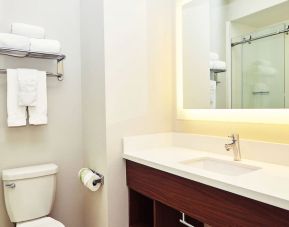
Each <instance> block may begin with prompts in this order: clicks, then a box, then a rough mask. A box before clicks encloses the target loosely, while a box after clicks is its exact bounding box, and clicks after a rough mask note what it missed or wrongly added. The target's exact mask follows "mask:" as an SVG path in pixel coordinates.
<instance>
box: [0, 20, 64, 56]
mask: <svg viewBox="0 0 289 227" xmlns="http://www.w3.org/2000/svg"><path fill="white" fill-rule="evenodd" d="M0 48H8V49H15V50H20V53H19V55H21V54H22V55H24V56H25V55H26V53H25V52H40V53H49V54H59V53H60V51H61V45H60V42H59V41H57V40H52V39H45V30H44V28H41V27H38V26H34V25H29V24H22V23H13V24H11V28H10V33H0ZM21 51H22V52H23V53H21ZM17 55H18V53H17Z"/></svg>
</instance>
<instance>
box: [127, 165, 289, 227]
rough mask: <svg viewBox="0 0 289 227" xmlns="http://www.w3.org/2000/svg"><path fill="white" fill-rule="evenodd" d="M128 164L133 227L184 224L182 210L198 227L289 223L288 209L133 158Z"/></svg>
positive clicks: (286, 226) (266, 226) (287, 225)
mask: <svg viewBox="0 0 289 227" xmlns="http://www.w3.org/2000/svg"><path fill="white" fill-rule="evenodd" d="M126 167H127V184H128V187H129V189H130V226H131V227H138V225H135V224H137V223H140V224H141V225H142V224H144V226H145V227H173V226H174V227H179V226H184V225H182V224H180V223H179V219H180V217H181V215H180V212H183V213H185V214H187V215H188V216H190V217H191V218H192V220H190V221H192V222H191V223H193V225H194V226H196V227H199V226H203V224H202V223H207V224H209V225H211V226H214V227H226V226H232V227H235V226H236V227H239V226H240V227H289V211H287V210H283V209H280V208H277V207H274V206H271V205H268V204H265V203H261V202H258V201H255V200H252V199H248V198H246V197H242V196H239V195H236V194H233V193H229V192H226V191H223V190H220V189H216V188H213V187H210V186H207V185H204V184H200V183H198V182H194V181H191V180H188V179H185V178H182V177H178V176H175V175H172V174H168V173H165V172H162V171H160V170H157V169H153V168H150V167H147V166H144V165H141V164H138V163H134V162H131V161H127V164H126ZM142 200H144V201H142ZM144 207H146V208H145V209H144ZM138 209H142V211H139V212H138ZM140 214H143V217H140V216H141V215H140ZM194 219H195V220H194ZM137 220H139V222H138V221H137ZM196 220H198V221H196ZM141 225H140V226H141Z"/></svg>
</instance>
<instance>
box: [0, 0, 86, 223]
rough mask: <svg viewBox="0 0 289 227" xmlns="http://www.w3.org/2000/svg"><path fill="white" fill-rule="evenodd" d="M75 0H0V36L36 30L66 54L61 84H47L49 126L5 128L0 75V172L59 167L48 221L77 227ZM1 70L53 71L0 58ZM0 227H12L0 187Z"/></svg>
mask: <svg viewBox="0 0 289 227" xmlns="http://www.w3.org/2000/svg"><path fill="white" fill-rule="evenodd" d="M79 18H80V16H79V0H62V1H58V0H50V1H39V0H26V1H23V0H0V31H1V32H6V31H8V25H9V24H10V23H11V22H14V21H18V22H24V23H31V24H36V25H41V26H43V27H45V28H46V30H47V35H48V37H49V38H54V39H58V40H60V41H61V43H62V46H63V52H64V53H65V54H67V59H66V60H65V62H64V66H65V80H64V81H63V82H58V81H57V79H55V78H49V79H47V81H48V105H49V107H48V116H49V124H48V125H47V126H38V127H31V126H30V127H22V128H13V129H12V128H7V124H6V76H3V75H0V110H1V111H0V157H1V158H0V170H2V169H5V168H13V167H18V166H25V165H33V164H42V163H47V162H53V163H56V164H58V165H59V167H60V170H59V175H58V184H57V197H56V201H55V205H54V209H53V212H52V216H53V217H54V218H56V219H58V220H60V221H61V222H63V223H64V224H65V225H66V226H69V227H80V226H84V225H83V219H82V216H83V215H82V213H83V201H82V193H81V189H80V188H81V186H80V184H79V182H78V178H77V172H78V170H79V168H80V167H81V166H82V163H83V158H82V129H81V128H82V113H81V112H82V110H81V62H80V31H79V27H80V26H79ZM0 61H1V62H0V65H1V68H2V67H6V66H8V65H9V66H10V67H19V66H20V65H21V66H23V67H24V66H28V67H36V68H38V67H39V68H43V69H46V70H49V71H53V70H55V67H53V66H54V64H53V63H51V62H50V61H41V62H39V61H38V60H35V59H34V60H23V61H22V60H15V59H12V58H9V59H8V58H3V57H1V59H0ZM0 226H1V227H10V226H11V227H12V226H13V225H12V224H11V223H10V222H9V219H8V217H7V215H6V209H5V205H4V201H3V191H2V182H1V183H0Z"/></svg>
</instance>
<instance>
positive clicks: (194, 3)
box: [176, 0, 289, 109]
mask: <svg viewBox="0 0 289 227" xmlns="http://www.w3.org/2000/svg"><path fill="white" fill-rule="evenodd" d="M177 2H178V3H177V28H176V32H177V39H176V40H177V73H178V75H177V76H178V78H181V81H179V85H178V92H179V93H180V92H181V96H180V97H181V102H182V107H183V109H284V108H288V107H289V35H288V32H289V2H288V1H287V0H275V1H274V0H272V1H265V0H179V1H177ZM180 90H181V91H180Z"/></svg>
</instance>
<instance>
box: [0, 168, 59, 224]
mask: <svg viewBox="0 0 289 227" xmlns="http://www.w3.org/2000/svg"><path fill="white" fill-rule="evenodd" d="M57 171H58V167H57V165H55V164H46V165H38V166H29V167H23V168H16V169H7V170H3V171H2V180H3V187H4V198H5V205H6V210H7V213H8V216H9V218H10V221H11V222H13V223H15V224H16V227H64V225H63V224H62V223H60V222H59V221H57V220H54V219H53V218H51V217H48V215H49V213H50V212H51V209H52V206H53V202H54V198H55V191H56V174H57Z"/></svg>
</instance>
